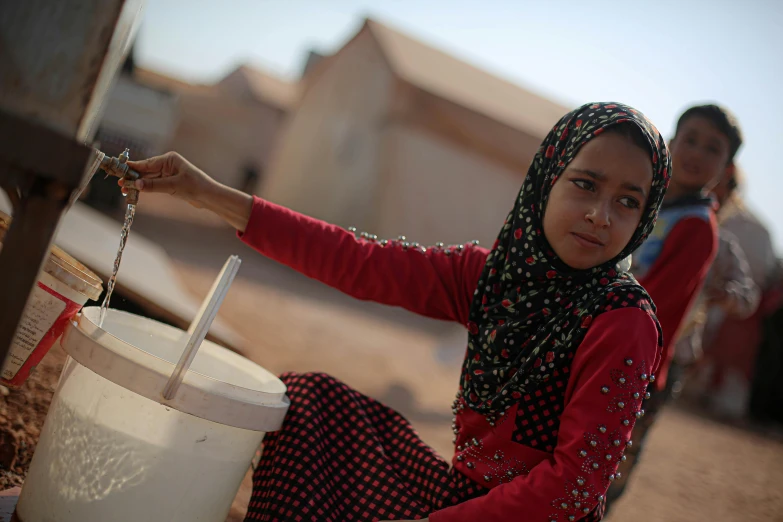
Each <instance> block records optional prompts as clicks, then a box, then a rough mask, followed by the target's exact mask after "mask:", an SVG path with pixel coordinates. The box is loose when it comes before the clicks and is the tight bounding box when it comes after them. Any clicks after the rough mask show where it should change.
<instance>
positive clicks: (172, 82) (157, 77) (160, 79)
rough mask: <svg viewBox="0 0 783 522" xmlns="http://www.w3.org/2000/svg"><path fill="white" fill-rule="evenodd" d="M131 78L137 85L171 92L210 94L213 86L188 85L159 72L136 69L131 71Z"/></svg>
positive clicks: (201, 84)
mask: <svg viewBox="0 0 783 522" xmlns="http://www.w3.org/2000/svg"><path fill="white" fill-rule="evenodd" d="M133 78H134V79H135V80H136V81H138V82H139V83H142V84H145V85H149V86H150V87H155V88H158V89H165V90H168V91H171V92H185V91H189V92H210V91H212V90H213V88H214V86H212V85H207V84H203V83H190V82H187V81H185V80H181V79H179V78H174V77H172V76H168V75H166V74H163V73H162V72H159V71H153V70H151V69H144V68H141V67H136V68H134V70H133Z"/></svg>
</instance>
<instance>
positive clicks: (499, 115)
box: [362, 19, 571, 137]
mask: <svg viewBox="0 0 783 522" xmlns="http://www.w3.org/2000/svg"><path fill="white" fill-rule="evenodd" d="M364 30H368V31H369V32H370V33H371V34H372V36H373V37H374V38H375V39H376V41H377V42H378V44H379V45H380V47H381V50H382V52H383V53H384V55H385V56H386V59H387V60H388V62H389V65H390V67H391V68H392V70H393V72H394V73H395V74H396V75H397V76H399V77H400V78H401V79H403V80H404V81H406V82H408V83H410V84H412V85H414V86H416V87H418V88H420V89H423V90H425V91H427V92H430V93H432V94H434V95H436V96H439V97H442V98H444V99H447V100H449V101H451V102H453V103H456V104H458V105H461V106H464V107H466V108H468V109H470V110H473V111H475V112H477V113H480V114H484V115H486V116H488V117H490V118H492V119H494V120H497V121H500V122H502V123H505V124H507V125H509V126H511V127H514V128H518V129H520V130H522V131H525V132H527V133H530V134H532V135H534V136H537V137H543V136H545V135H546V133H547V132H549V130H550V129H551V128H552V126H553V125H554V124H555V123H556V122H557V121H558V120H559V119H560V118H561V117H562V116H563V115H564V114H565V113H567V112H568V111H569V110H571V109H569V108H568V107H565V106H563V105H560V104H558V103H555V102H553V101H551V100H549V99H547V98H545V97H543V96H540V95H538V94H535V93H533V92H531V91H529V90H527V89H524V88H523V87H520V86H519V85H517V84H515V83H512V82H510V81H507V80H504V79H502V78H499V77H498V76H495V75H493V74H492V73H489V72H487V71H485V70H483V69H480V68H479V67H476V66H474V65H471V64H469V63H467V62H465V61H462V60H460V59H458V58H456V57H454V56H452V55H450V54H448V53H446V52H444V51H441V50H439V49H436V48H434V47H432V46H430V45H428V44H425V43H423V42H421V41H419V40H416V39H415V38H412V37H410V36H408V35H406V34H404V33H402V32H400V31H398V30H396V29H392V28H391V27H388V26H386V25H384V24H381V23H379V22H376V21H374V20H371V19H367V20H365V24H364V26H363V28H362V31H364Z"/></svg>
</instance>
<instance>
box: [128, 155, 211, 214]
mask: <svg viewBox="0 0 783 522" xmlns="http://www.w3.org/2000/svg"><path fill="white" fill-rule="evenodd" d="M128 166H129V167H130V168H132V169H133V170H135V171H136V172H138V173H139V174H140V177H139V179H137V180H136V182H135V183H134V187H135V188H136V190H138V191H139V192H162V193H166V194H171V195H172V196H174V197H177V198H180V199H183V200H185V201H187V202H188V203H190V204H191V205H193V206H194V207H196V208H203V207H204V206H205V205H204V202H205V201H206V200H207V199H209V198H210V196H211V194H212V193H213V192H214V191H215V190H216V188H217V185H218V184H217V182H215V181H214V180H213V179H212V178H210V177H209V176H208V175H207V174H206V173H205V172H204V171H202V170H201V169H199V168H197V167H196V166H195V165H193V164H192V163H190V162H189V161H188V160H186V159H185V158H183V157H182V156H180V155H179V154H177V153H176V152H167V153H166V154H163V155H162V156H155V157H152V158H149V159H145V160H140V161H130V160H129V161H128ZM118 183H119V185H120V186H121V187H122V185H123V180H119V181H118ZM122 191H123V192H127V189H126V188H124V187H123V189H122Z"/></svg>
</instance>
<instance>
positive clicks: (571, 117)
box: [461, 103, 671, 413]
mask: <svg viewBox="0 0 783 522" xmlns="http://www.w3.org/2000/svg"><path fill="white" fill-rule="evenodd" d="M619 124H627V125H635V126H637V127H638V128H639V129H640V130H641V131H642V134H643V135H644V136H645V137H646V138H647V141H648V142H649V146H650V151H651V158H650V161H651V162H652V165H653V181H652V187H651V189H650V194H649V196H648V199H647V204H646V206H645V208H644V211H643V214H642V218H641V220H640V221H639V226H638V227H637V229H636V231H635V232H634V235H633V237H632V238H631V240H630V242H629V243H628V245H627V246H626V247H625V249H623V251H622V252H621V253H620V254H619V255H618V256H617V257H616V258H615V259H611V260H609V261H607V262H606V263H604V264H602V265H599V266H596V267H593V268H591V269H587V270H575V269H573V268H571V267H569V266H567V265H566V264H565V263H564V262H563V261H562V260H560V259H559V258H558V257H557V256H556V255H555V253H554V252H553V250H552V248H551V247H550V245H549V243H548V242H547V240H546V237H545V236H544V233H543V216H544V210H545V209H546V204H547V200H548V198H549V194H550V191H551V189H552V186H553V185H554V184H555V182H556V181H557V179H558V178H559V177H560V175H561V174H562V173H563V171H564V170H565V168H566V166H567V165H568V164H569V163H570V162H571V160H573V159H574V157H575V156H576V154H577V152H578V151H579V149H580V147H581V146H582V145H584V144H585V143H587V142H588V141H590V140H591V139H592V138H594V137H595V136H598V135H599V134H601V133H602V132H604V131H605V130H606V129H607V128H609V127H611V126H613V125H619ZM670 173H671V158H670V156H669V151H668V149H667V148H666V144H665V142H664V140H663V138H662V137H661V135H660V133H659V132H658V130H657V129H656V128H655V127H654V126H653V125H652V124H651V123H650V122H649V121H648V120H647V119H646V118H645V117H644V115H642V114H641V113H640V112H638V111H636V110H635V109H633V108H631V107H628V106H627V105H622V104H620V103H591V104H586V105H583V106H582V107H580V108H578V109H576V110H574V111H573V112H570V113H568V114H566V115H565V116H563V118H562V119H561V120H560V121H559V122H558V123H557V125H555V127H554V128H553V129H552V130H551V131H550V133H549V134H548V135H547V137H546V139H545V140H544V142H543V143H542V144H541V147H540V148H539V149H538V152H537V153H536V155H535V158H534V159H533V162H532V163H531V165H530V168H529V169H528V172H527V177H526V179H525V182H524V183H523V185H522V189H521V190H520V192H519V196H518V197H517V200H516V204H515V205H514V208H513V209H512V210H511V212H510V213H509V215H508V217H507V218H506V221H505V223H504V225H503V228H502V229H501V231H500V234H499V235H498V239H497V241H496V242H495V245H494V246H493V248H492V252H491V253H490V255H489V256H488V258H487V264H486V266H485V267H484V271H483V272H482V274H481V277H480V279H479V282H478V286H477V289H476V293H475V296H474V299H473V303H472V304H471V309H470V316H469V322H468V330H469V332H470V334H469V336H468V350H467V355H466V357H465V362H464V364H463V369H462V382H461V388H462V394H463V397H464V399H465V401H466V402H467V404H468V406H469V407H470V408H471V409H473V410H475V411H478V412H481V413H491V412H498V411H504V410H505V409H507V408H509V407H510V406H511V405H513V404H514V403H516V402H517V401H518V400H519V398H520V397H521V396H522V395H523V394H525V393H528V392H530V391H531V390H533V389H535V388H536V387H537V386H539V385H540V384H542V383H544V382H546V381H547V380H548V379H549V378H550V375H551V374H552V372H553V370H556V369H559V368H562V367H564V366H567V365H569V364H570V361H571V358H572V357H571V356H572V355H573V353H574V352H575V351H576V349H577V348H578V347H579V344H580V343H581V342H582V339H583V338H584V336H585V333H586V332H587V329H588V328H589V326H590V323H591V322H592V321H593V320H594V319H595V317H596V316H597V315H599V314H601V313H603V312H605V311H608V310H612V309H616V308H625V307H635V308H641V309H644V310H646V311H648V312H649V313H650V314H654V306H653V305H652V301H651V299H650V297H649V296H648V295H647V292H646V291H645V290H644V289H643V288H642V287H641V286H639V284H638V283H637V282H636V280H635V279H634V278H633V277H632V276H631V275H630V274H628V273H625V272H620V271H619V270H618V269H617V263H618V262H619V261H621V260H622V259H624V258H626V257H628V256H629V255H630V254H631V253H632V252H633V251H634V250H636V249H637V248H638V247H639V245H641V244H642V243H643V242H644V240H645V239H646V238H647V236H648V235H649V234H650V232H651V231H652V229H653V226H654V225H655V220H656V218H657V216H658V209H659V208H660V206H661V203H662V201H663V196H664V194H665V192H666V187H667V186H668V184H669V177H670ZM656 322H657V321H656ZM660 338H661V335H660V326H659V343H660V342H661V339H660Z"/></svg>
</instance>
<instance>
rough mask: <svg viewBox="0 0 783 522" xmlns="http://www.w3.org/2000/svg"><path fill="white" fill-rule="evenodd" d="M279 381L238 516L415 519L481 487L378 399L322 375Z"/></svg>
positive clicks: (284, 377)
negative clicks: (271, 421) (281, 399)
mask: <svg viewBox="0 0 783 522" xmlns="http://www.w3.org/2000/svg"><path fill="white" fill-rule="evenodd" d="M281 379H282V380H283V382H284V383H285V384H286V386H288V397H289V398H290V399H291V407H290V409H289V410H288V415H287V416H286V419H285V423H284V424H283V427H282V428H281V430H280V431H277V432H274V433H268V434H267V435H266V437H265V438H264V450H263V454H262V456H261V460H260V462H259V464H258V467H257V468H256V471H255V474H254V475H253V496H252V497H251V499H250V504H249V505H248V511H247V518H245V521H246V522H247V521H253V520H269V521H272V520H274V521H277V520H307V521H310V520H318V521H343V520H360V521H362V522H369V521H372V520H399V519H420V518H425V517H426V516H427V515H428V514H429V513H431V512H433V511H436V510H439V509H443V508H445V507H448V506H451V505H454V504H458V503H460V502H464V501H465V500H468V499H471V498H474V497H477V496H481V495H483V494H485V493H486V492H487V491H489V490H488V489H486V488H484V487H482V486H479V485H477V484H476V483H474V482H473V481H471V480H470V479H468V478H466V477H465V476H464V475H461V474H460V473H458V472H456V471H454V470H452V469H450V468H449V464H448V462H446V461H445V460H444V459H443V458H441V457H440V456H439V455H437V454H436V453H435V451H434V450H433V449H432V448H430V447H429V446H427V445H426V444H425V443H424V442H423V441H422V440H421V439H420V438H419V436H418V435H417V434H416V432H415V431H414V429H413V428H412V427H411V425H410V424H409V423H408V421H407V420H405V418H403V417H402V415H400V414H399V413H397V412H396V411H394V410H392V409H391V408H389V407H387V406H384V405H383V404H381V403H380V402H378V401H376V400H374V399H371V398H369V397H367V396H365V395H363V394H361V393H359V392H357V391H356V390H354V389H352V388H350V387H349V386H347V385H345V384H343V383H342V382H340V381H338V380H337V379H335V378H333V377H330V376H328V375H325V374H322V373H306V374H296V373H287V374H284V375H282V376H281Z"/></svg>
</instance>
